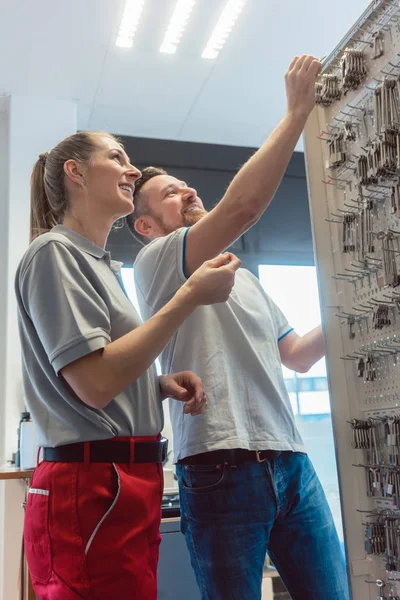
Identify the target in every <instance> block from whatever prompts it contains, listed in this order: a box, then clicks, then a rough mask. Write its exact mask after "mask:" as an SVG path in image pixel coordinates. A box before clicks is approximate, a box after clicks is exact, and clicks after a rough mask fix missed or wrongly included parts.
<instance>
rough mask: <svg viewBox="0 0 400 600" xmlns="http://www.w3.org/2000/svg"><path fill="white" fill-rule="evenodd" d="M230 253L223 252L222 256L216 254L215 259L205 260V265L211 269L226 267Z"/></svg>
mask: <svg viewBox="0 0 400 600" xmlns="http://www.w3.org/2000/svg"><path fill="white" fill-rule="evenodd" d="M229 255H230V252H225V253H224V254H218V256H216V257H215V258H211V259H210V260H207V261H206V263H207V264H208V265H209V266H210V267H213V268H218V267H222V265H226V263H227V262H228V261H229Z"/></svg>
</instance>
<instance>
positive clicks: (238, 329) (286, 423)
mask: <svg viewBox="0 0 400 600" xmlns="http://www.w3.org/2000/svg"><path fill="white" fill-rule="evenodd" d="M187 232H188V229H178V230H177V231H175V232H173V233H171V234H170V235H167V236H165V237H161V238H158V239H156V240H154V241H153V242H151V243H150V244H148V245H147V246H145V248H143V249H142V250H141V251H140V253H139V255H138V257H137V260H136V262H135V265H134V272H135V280H136V291H137V296H138V301H139V305H140V309H141V314H142V317H143V319H148V318H149V317H150V316H152V315H153V314H154V313H155V312H157V311H158V310H159V309H160V308H161V307H162V306H164V304H166V302H168V300H170V298H171V297H172V296H173V295H174V294H175V292H176V291H177V289H178V288H179V287H180V286H181V285H182V284H183V283H184V282H185V281H186V276H185V273H184V252H185V239H186V235H187ZM290 331H292V327H290V325H289V324H288V322H287V320H286V318H285V317H284V315H283V314H282V312H281V311H280V310H279V308H278V307H277V306H276V304H274V302H273V301H272V300H271V298H270V297H269V296H267V294H266V293H265V292H264V290H263V288H262V286H261V285H260V283H259V281H258V279H257V278H256V277H254V276H253V275H252V274H251V273H250V272H249V271H247V270H245V269H239V270H238V271H237V273H236V278H235V285H234V287H233V290H232V293H231V295H230V297H229V299H228V301H227V302H225V303H223V304H215V305H213V306H200V307H198V308H196V310H195V311H194V312H193V314H192V315H191V316H190V317H189V318H188V319H186V320H185V322H184V323H183V325H182V326H181V327H180V328H179V330H178V332H177V334H176V335H175V336H174V337H173V338H172V340H171V342H170V343H169V344H168V346H167V347H166V348H165V350H164V351H163V353H162V355H161V364H162V370H163V373H171V372H173V371H181V370H185V369H192V370H193V371H195V372H196V373H197V374H198V375H199V376H200V377H201V378H202V380H203V385H204V388H205V391H206V394H207V398H208V409H207V410H206V411H205V412H204V413H203V414H201V415H199V416H197V417H195V418H193V417H191V416H190V415H185V414H184V412H183V407H182V406H181V405H179V403H178V402H175V403H174V402H171V403H170V415H171V422H172V428H173V434H174V454H175V460H179V459H180V458H184V457H185V456H191V455H193V454H198V453H201V452H207V451H211V450H218V449H221V448H245V449H248V450H267V449H272V450H293V451H301V452H304V451H305V448H304V445H303V441H302V439H301V437H300V434H299V433H298V431H297V428H296V425H295V421H294V416H293V411H292V407H291V404H290V400H289V396H288V393H287V391H286V386H285V382H284V379H283V373H282V365H281V360H280V355H279V347H278V341H279V340H280V339H282V338H283V337H284V336H285V335H287V334H288V333H289V332H290Z"/></svg>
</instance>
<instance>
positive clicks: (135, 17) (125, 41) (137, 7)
mask: <svg viewBox="0 0 400 600" xmlns="http://www.w3.org/2000/svg"><path fill="white" fill-rule="evenodd" d="M143 6H144V0H126V3H125V9H124V14H123V15H122V19H121V25H120V26H119V31H118V37H117V41H116V42H115V45H116V46H119V47H120V48H132V45H133V38H134V36H135V33H136V29H137V27H138V25H139V21H140V17H141V14H142V10H143Z"/></svg>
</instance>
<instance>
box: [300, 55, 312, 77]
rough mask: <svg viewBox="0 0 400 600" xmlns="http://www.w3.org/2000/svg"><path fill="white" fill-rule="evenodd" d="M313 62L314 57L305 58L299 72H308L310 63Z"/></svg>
mask: <svg viewBox="0 0 400 600" xmlns="http://www.w3.org/2000/svg"><path fill="white" fill-rule="evenodd" d="M314 60H315V58H314V56H307V57H306V58H305V59H304V61H303V64H302V65H301V69H300V71H301V72H302V73H306V72H307V71H308V68H309V67H310V65H311V63H312V62H313V61H314Z"/></svg>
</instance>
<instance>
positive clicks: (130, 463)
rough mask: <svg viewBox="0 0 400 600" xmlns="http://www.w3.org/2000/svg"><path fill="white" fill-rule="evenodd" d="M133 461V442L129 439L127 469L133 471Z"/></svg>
mask: <svg viewBox="0 0 400 600" xmlns="http://www.w3.org/2000/svg"><path fill="white" fill-rule="evenodd" d="M134 461H135V440H134V439H133V438H132V437H131V438H129V469H130V471H133V463H134Z"/></svg>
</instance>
